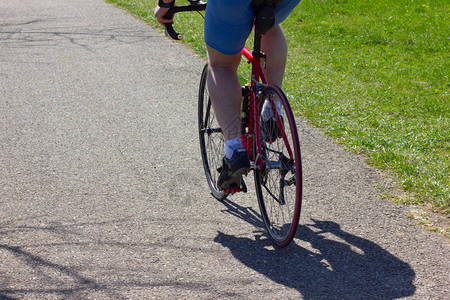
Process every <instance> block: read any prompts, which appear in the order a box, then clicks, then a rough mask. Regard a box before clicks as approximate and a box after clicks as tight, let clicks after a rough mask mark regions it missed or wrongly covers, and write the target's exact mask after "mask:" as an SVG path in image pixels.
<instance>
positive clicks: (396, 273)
mask: <svg viewBox="0 0 450 300" xmlns="http://www.w3.org/2000/svg"><path fill="white" fill-rule="evenodd" d="M223 203H224V205H225V206H226V207H227V212H229V213H231V214H233V215H235V216H238V217H239V218H241V219H244V220H246V221H248V222H249V223H251V224H253V225H255V226H260V227H261V228H263V223H262V220H261V218H260V217H259V219H258V218H256V216H259V215H258V214H256V212H255V211H254V210H253V209H249V208H244V207H242V208H240V207H239V206H238V205H237V204H235V203H232V202H230V201H229V200H225V201H224V202H223ZM245 216H248V217H249V219H245ZM311 221H312V222H313V223H312V224H308V225H299V228H298V231H297V235H296V240H297V242H296V241H295V240H294V242H293V243H292V244H291V245H289V246H288V247H286V248H284V249H278V248H273V247H271V245H272V244H271V242H270V241H269V239H268V238H266V236H267V234H266V233H265V232H264V231H261V233H258V234H257V236H256V242H255V240H252V239H249V238H242V237H235V236H232V235H228V234H225V233H222V232H218V235H217V236H216V237H215V239H214V241H215V242H217V243H220V244H221V245H222V246H224V247H226V248H228V249H230V251H231V253H232V254H233V256H234V257H235V258H237V259H238V260H239V261H241V262H242V263H243V264H245V265H246V266H247V267H249V268H252V269H253V270H255V271H257V272H259V273H260V274H263V275H265V276H266V277H268V278H269V279H271V280H273V281H274V282H277V283H279V284H282V285H285V286H287V287H290V288H294V289H296V290H298V291H299V292H300V293H301V294H302V296H303V298H304V299H364V298H367V299H396V298H401V297H406V296H410V295H413V294H414V293H415V290H416V287H415V286H414V284H413V280H414V278H415V272H414V270H413V269H412V268H411V266H410V265H409V264H408V263H406V262H404V261H402V260H400V259H399V258H397V257H395V256H394V255H392V254H391V253H389V252H388V251H386V250H385V249H383V248H382V247H380V246H379V245H377V244H376V243H374V242H372V241H370V240H367V239H365V238H362V237H359V236H356V235H354V234H351V233H349V232H346V231H344V230H342V228H341V227H340V225H339V224H337V223H335V222H332V221H321V220H313V219H312V220H311ZM298 240H300V241H301V242H300V243H298ZM305 243H306V245H305V246H306V247H308V248H309V249H307V248H305V247H301V246H300V245H299V244H305ZM308 244H309V246H308Z"/></svg>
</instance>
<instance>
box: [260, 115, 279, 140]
mask: <svg viewBox="0 0 450 300" xmlns="http://www.w3.org/2000/svg"><path fill="white" fill-rule="evenodd" d="M280 118H281V123H282V124H284V121H283V117H280ZM261 125H262V126H261V133H262V134H263V139H264V141H265V142H267V143H273V142H275V141H276V140H277V139H278V138H281V136H282V135H281V131H280V128H278V124H277V121H276V120H275V118H273V117H272V118H270V119H269V120H267V121H262V124H261Z"/></svg>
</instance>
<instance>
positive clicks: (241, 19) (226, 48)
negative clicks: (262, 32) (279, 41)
mask: <svg viewBox="0 0 450 300" xmlns="http://www.w3.org/2000/svg"><path fill="white" fill-rule="evenodd" d="M251 1H252V0H209V1H208V5H207V6H206V13H205V42H206V44H207V45H208V46H210V47H212V48H214V49H215V50H217V51H219V52H221V53H223V54H227V55H233V54H236V53H239V52H240V51H241V50H242V48H244V45H245V41H246V40H247V38H248V36H249V35H250V33H251V31H252V28H253V19H254V17H255V12H254V11H253V9H252V8H251V7H250V2H251ZM299 3H300V0H283V2H282V3H281V5H279V6H278V7H276V8H275V23H276V24H280V23H281V22H283V21H284V20H285V19H286V18H287V17H288V16H289V14H290V13H291V12H292V11H293V10H294V8H295V7H296V6H297V5H298V4H299Z"/></svg>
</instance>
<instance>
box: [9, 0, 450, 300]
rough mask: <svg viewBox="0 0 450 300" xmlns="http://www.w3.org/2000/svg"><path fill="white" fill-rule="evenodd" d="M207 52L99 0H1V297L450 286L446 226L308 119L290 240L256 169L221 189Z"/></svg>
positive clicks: (358, 292) (442, 294) (389, 294)
mask: <svg viewBox="0 0 450 300" xmlns="http://www.w3.org/2000/svg"><path fill="white" fill-rule="evenodd" d="M203 64H204V61H202V60H200V59H198V58H196V57H195V56H194V55H193V54H192V52H191V51H190V50H189V49H187V48H185V47H184V46H182V45H180V44H178V43H175V42H172V41H170V40H169V39H167V38H166V37H164V36H163V35H161V34H160V33H159V32H158V31H155V30H153V29H152V28H151V27H149V26H148V25H146V24H144V23H142V22H140V21H138V20H136V19H134V18H133V17H132V16H130V15H129V14H127V13H126V12H124V11H122V10H120V9H118V8H116V7H114V6H112V5H109V4H106V3H104V2H103V1H101V0H71V1H65V0H34V1H26V0H14V1H10V0H0V299H2V300H3V299H22V298H23V299H165V298H171V299H192V298H198V299H211V298H235V299H263V298H264V299H397V298H405V299H448V296H449V294H450V287H449V286H450V276H449V275H450V274H449V271H450V259H449V257H450V255H449V253H450V251H449V250H450V245H449V242H448V240H446V239H445V238H443V237H442V236H440V235H439V234H436V233H434V232H431V231H428V230H426V229H425V227H423V226H420V225H418V224H417V222H416V221H414V220H411V219H408V218H407V210H408V208H406V207H402V206H399V205H396V204H393V203H391V202H389V201H388V200H386V199H381V198H380V197H379V193H380V191H379V189H384V188H389V184H387V183H386V182H387V181H386V180H385V179H383V176H382V175H381V174H379V173H378V172H377V171H375V170H373V169H371V168H369V167H367V166H366V164H365V163H364V159H363V158H362V157H359V156H357V155H355V154H351V153H348V152H346V151H343V150H342V149H341V147H340V146H339V145H337V144H335V143H333V142H332V141H331V140H329V139H328V138H327V137H325V136H323V135H321V134H320V132H319V131H318V130H316V129H314V128H312V127H310V126H308V125H307V124H306V123H305V122H304V121H303V120H298V123H299V124H298V125H299V131H300V135H301V145H302V151H303V162H304V177H305V187H304V191H305V193H304V209H303V213H302V216H301V220H300V226H299V231H298V234H297V236H296V238H295V240H294V243H293V244H292V245H290V246H289V247H287V248H285V249H282V250H280V249H274V248H273V247H272V246H271V244H270V243H269V242H268V240H267V237H266V235H265V233H264V231H263V230H262V228H263V225H262V223H261V218H260V216H259V212H258V209H257V201H256V198H255V194H254V189H253V188H252V184H251V182H252V181H251V178H249V179H248V180H247V182H248V183H249V186H250V192H249V193H248V194H242V195H237V196H233V197H230V199H228V200H226V201H225V202H223V203H221V202H218V201H215V200H213V199H212V198H211V197H210V195H209V193H208V188H207V185H206V182H205V180H204V175H203V170H202V166H201V159H200V154H199V149H198V142H197V133H196V118H197V116H196V95H197V87H198V81H199V76H200V72H201V70H202V67H203Z"/></svg>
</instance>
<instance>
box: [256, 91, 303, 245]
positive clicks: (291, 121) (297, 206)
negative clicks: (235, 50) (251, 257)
mask: <svg viewBox="0 0 450 300" xmlns="http://www.w3.org/2000/svg"><path fill="white" fill-rule="evenodd" d="M269 92H274V93H276V94H278V95H279V97H280V99H281V102H282V105H283V106H284V114H285V116H283V117H284V125H285V127H286V126H287V125H289V131H290V138H291V141H290V144H292V145H291V146H292V154H293V156H294V160H295V162H294V168H295V169H294V172H295V187H296V188H295V203H294V205H293V207H294V209H293V212H292V216H291V217H289V218H288V220H290V221H289V222H290V224H289V226H290V227H289V229H288V230H286V234H283V235H278V234H277V232H276V229H275V227H276V226H279V224H277V225H274V223H273V222H274V220H273V218H272V217H270V216H269V214H268V207H267V206H268V205H269V204H268V202H269V199H270V198H269V197H266V196H267V195H266V196H265V195H264V194H265V193H264V190H263V189H267V187H263V184H262V181H263V179H262V176H269V175H263V174H264V172H265V173H267V172H271V170H272V169H270V168H266V169H265V170H258V169H256V170H255V172H254V177H255V187H256V194H257V198H258V203H259V208H260V212H261V217H262V219H263V222H264V226H265V228H266V230H267V233H268V235H269V238H270V239H271V240H272V242H273V243H274V244H275V245H277V246H278V247H286V246H287V245H289V244H290V243H291V241H292V240H293V238H294V237H295V234H296V232H297V228H298V224H299V220H300V213H301V206H302V193H303V179H302V166H301V151H300V142H299V137H298V132H297V127H296V124H295V118H294V114H293V113H292V109H291V107H290V105H289V101H288V100H287V98H286V95H285V94H284V93H283V91H282V90H281V89H280V88H279V87H277V86H276V85H268V86H266V87H265V88H264V89H263V91H262V93H261V95H260V96H259V98H260V100H262V101H261V105H262V102H263V101H264V99H263V98H264V97H265V95H267V94H268V93H269ZM263 139H264V137H263V136H261V140H262V142H261V144H263V143H264V142H263ZM281 140H282V139H281ZM283 144H284V142H283ZM265 145H266V146H265V147H263V145H261V149H264V148H268V146H267V144H265ZM281 156H282V155H281V154H280V157H281ZM269 165H270V164H269ZM267 169H268V170H269V171H267ZM280 169H282V167H281V168H280ZM273 170H275V169H273ZM280 172H281V171H280ZM271 174H272V173H271ZM293 178H294V177H293ZM267 180H268V179H266V181H267ZM283 180H284V179H283ZM279 182H280V183H279V185H280V186H281V180H280V181H279ZM270 192H271V191H268V189H267V194H269V195H270ZM281 193H284V188H283V190H281V188H280V193H279V195H280V196H279V198H281V196H282V194H281ZM271 195H272V196H273V195H274V194H273V192H272V194H271ZM283 195H284V194H283ZM265 198H266V199H265ZM267 198H269V199H267ZM271 198H274V199H275V198H276V197H271ZM283 199H284V197H283ZM272 202H273V201H272ZM275 205H276V204H275ZM284 205H286V204H284ZM278 206H279V207H280V209H282V207H281V206H282V204H280V203H279V202H278ZM270 209H272V207H271V208H270Z"/></svg>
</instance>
